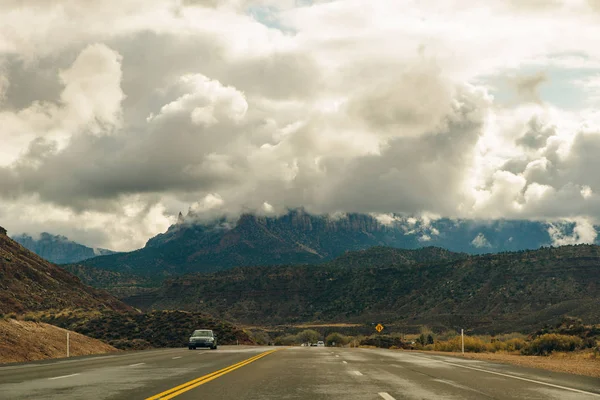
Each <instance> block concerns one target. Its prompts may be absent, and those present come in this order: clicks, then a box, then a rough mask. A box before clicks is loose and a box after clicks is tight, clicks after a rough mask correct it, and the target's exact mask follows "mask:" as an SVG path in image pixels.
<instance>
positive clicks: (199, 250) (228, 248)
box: [82, 210, 574, 278]
mask: <svg viewBox="0 0 600 400" xmlns="http://www.w3.org/2000/svg"><path fill="white" fill-rule="evenodd" d="M573 228H574V224H571V225H569V224H565V225H563V226H561V227H560V229H561V230H562V234H564V235H570V234H572V233H573ZM553 232H555V234H556V232H557V229H556V227H555V229H554V231H553ZM551 243H552V238H551V236H550V233H549V225H548V224H545V223H542V222H534V221H508V220H496V221H472V220H450V219H438V220H435V221H426V220H417V219H412V218H396V219H394V220H392V221H382V220H381V219H377V218H375V217H373V216H370V215H365V214H346V215H343V216H340V217H332V216H322V215H312V214H309V213H306V212H304V211H302V210H292V211H290V212H289V213H287V214H285V215H282V216H278V217H265V216H257V215H251V214H246V215H242V216H241V217H240V218H239V219H237V220H236V221H228V220H226V219H225V218H222V219H219V220H215V221H212V222H208V223H207V222H198V220H197V219H196V218H195V216H194V215H191V214H188V215H187V216H186V217H183V216H182V215H180V218H179V221H178V223H176V224H174V225H172V226H171V227H170V228H169V229H168V230H167V231H166V232H165V233H163V234H159V235H157V236H155V237H153V238H151V239H150V240H148V242H147V243H146V245H145V247H144V248H142V249H139V250H136V251H132V252H129V253H119V254H113V255H107V256H101V257H95V258H91V259H88V260H84V261H83V262H82V264H83V265H86V266H92V267H96V268H100V269H106V270H112V271H118V272H125V273H131V274H139V275H143V276H144V277H157V278H164V277H168V276H175V275H182V274H186V273H195V272H212V271H218V270H223V269H227V268H232V267H236V266H251V265H282V264H316V263H322V262H326V261H329V260H332V259H334V258H335V257H338V256H340V255H342V254H344V253H345V252H346V251H355V250H362V249H366V248H369V247H373V246H388V247H395V248H404V249H416V248H420V247H423V246H436V247H442V248H446V249H449V250H451V251H456V252H464V253H470V254H483V253H494V252H503V251H518V250H524V249H537V248H539V247H541V246H549V245H550V244H551Z"/></svg>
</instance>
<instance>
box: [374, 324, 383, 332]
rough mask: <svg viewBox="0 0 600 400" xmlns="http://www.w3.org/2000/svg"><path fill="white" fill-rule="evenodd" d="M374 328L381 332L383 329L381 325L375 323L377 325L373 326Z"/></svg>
mask: <svg viewBox="0 0 600 400" xmlns="http://www.w3.org/2000/svg"><path fill="white" fill-rule="evenodd" d="M375 329H376V330H377V332H381V331H382V330H383V325H381V324H377V326H376V327H375Z"/></svg>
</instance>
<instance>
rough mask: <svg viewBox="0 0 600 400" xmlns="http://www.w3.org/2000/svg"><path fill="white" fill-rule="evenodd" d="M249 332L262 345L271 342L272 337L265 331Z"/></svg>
mask: <svg viewBox="0 0 600 400" xmlns="http://www.w3.org/2000/svg"><path fill="white" fill-rule="evenodd" d="M248 334H249V336H250V338H251V339H252V340H253V341H254V342H255V343H256V344H259V345H261V346H266V345H268V344H269V343H271V337H270V336H269V334H268V333H267V332H265V331H251V332H249V333H248Z"/></svg>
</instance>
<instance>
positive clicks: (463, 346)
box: [460, 329, 465, 356]
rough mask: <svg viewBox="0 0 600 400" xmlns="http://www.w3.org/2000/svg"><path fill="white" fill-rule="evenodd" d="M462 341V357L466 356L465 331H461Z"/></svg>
mask: <svg viewBox="0 0 600 400" xmlns="http://www.w3.org/2000/svg"><path fill="white" fill-rule="evenodd" d="M460 341H461V343H462V346H461V347H462V355H463V356H464V355H465V331H464V330H463V329H461V330H460Z"/></svg>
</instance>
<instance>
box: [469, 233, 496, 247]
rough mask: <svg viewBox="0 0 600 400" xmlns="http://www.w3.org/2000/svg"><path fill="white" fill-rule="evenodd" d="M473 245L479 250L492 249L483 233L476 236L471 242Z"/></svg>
mask: <svg viewBox="0 0 600 400" xmlns="http://www.w3.org/2000/svg"><path fill="white" fill-rule="evenodd" d="M471 244H472V245H473V246H475V247H477V248H478V249H481V248H484V247H492V246H491V245H490V242H489V241H488V240H487V239H486V237H485V235H484V234H483V233H481V232H480V233H478V234H477V236H475V238H474V239H473V240H472V241H471Z"/></svg>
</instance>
